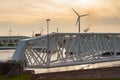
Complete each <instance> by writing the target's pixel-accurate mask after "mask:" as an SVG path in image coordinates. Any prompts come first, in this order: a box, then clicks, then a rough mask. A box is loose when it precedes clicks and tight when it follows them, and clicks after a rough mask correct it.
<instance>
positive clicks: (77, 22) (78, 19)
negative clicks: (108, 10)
mask: <svg viewBox="0 0 120 80" xmlns="http://www.w3.org/2000/svg"><path fill="white" fill-rule="evenodd" d="M72 10H73V11H74V12H75V14H76V15H77V16H78V18H77V21H76V25H77V24H78V32H79V33H80V18H81V17H85V16H87V15H89V14H84V15H79V14H78V13H77V12H76V11H75V10H74V9H73V8H72Z"/></svg>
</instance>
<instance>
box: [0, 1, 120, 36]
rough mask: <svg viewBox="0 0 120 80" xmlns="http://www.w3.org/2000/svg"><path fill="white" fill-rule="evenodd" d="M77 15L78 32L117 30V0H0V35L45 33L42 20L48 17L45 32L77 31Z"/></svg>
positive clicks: (119, 7) (119, 14) (119, 25)
mask: <svg viewBox="0 0 120 80" xmlns="http://www.w3.org/2000/svg"><path fill="white" fill-rule="evenodd" d="M72 8H74V9H75V10H76V11H77V12H78V13H79V14H81V15H82V14H86V13H88V14H90V15H89V16H86V17H83V18H81V31H82V32H83V29H86V28H90V30H89V32H105V33H106V32H113V33H118V32H119V31H120V0H23V1H22V0H0V36H4V35H5V36H7V35H9V32H10V27H11V30H12V35H24V36H32V32H33V31H34V32H35V33H40V31H41V30H42V29H44V31H43V32H42V34H46V19H47V18H49V19H51V21H50V29H49V32H56V29H57V28H58V29H59V32H74V33H75V32H78V27H77V26H76V25H75V23H76V19H77V15H76V14H75V13H74V12H73V11H72Z"/></svg>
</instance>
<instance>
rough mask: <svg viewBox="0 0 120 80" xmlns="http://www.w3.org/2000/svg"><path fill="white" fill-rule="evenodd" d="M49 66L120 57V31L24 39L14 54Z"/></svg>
mask: <svg viewBox="0 0 120 80" xmlns="http://www.w3.org/2000/svg"><path fill="white" fill-rule="evenodd" d="M12 59H13V60H25V61H26V64H27V67H33V68H35V67H37V68H48V67H59V66H66V65H77V64H89V63H98V62H105V61H112V60H120V34H119V33H52V34H49V35H43V36H39V37H34V38H30V39H26V40H22V41H21V42H20V43H19V45H18V46H17V49H16V51H15V53H14V55H13V57H12Z"/></svg>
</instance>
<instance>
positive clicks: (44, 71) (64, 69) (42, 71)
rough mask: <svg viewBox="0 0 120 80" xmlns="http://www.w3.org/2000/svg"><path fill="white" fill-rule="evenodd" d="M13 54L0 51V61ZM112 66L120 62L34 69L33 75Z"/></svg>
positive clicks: (8, 51) (118, 64)
mask: <svg viewBox="0 0 120 80" xmlns="http://www.w3.org/2000/svg"><path fill="white" fill-rule="evenodd" d="M14 52H15V50H0V60H11V58H12V56H13V53H14ZM113 66H120V61H113V62H104V63H96V64H86V65H76V66H67V67H58V68H49V69H47V68H42V69H34V70H35V73H49V72H61V71H71V70H80V69H91V68H101V67H113ZM27 69H28V68H27ZM29 69H32V70H33V68H29Z"/></svg>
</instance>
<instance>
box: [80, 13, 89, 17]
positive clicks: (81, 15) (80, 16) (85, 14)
mask: <svg viewBox="0 0 120 80" xmlns="http://www.w3.org/2000/svg"><path fill="white" fill-rule="evenodd" d="M87 15H89V14H84V15H80V17H84V16H87Z"/></svg>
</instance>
